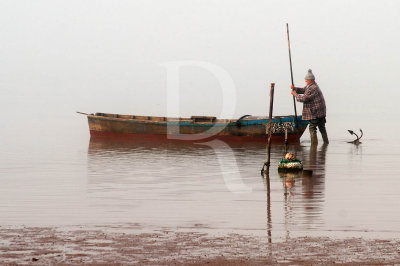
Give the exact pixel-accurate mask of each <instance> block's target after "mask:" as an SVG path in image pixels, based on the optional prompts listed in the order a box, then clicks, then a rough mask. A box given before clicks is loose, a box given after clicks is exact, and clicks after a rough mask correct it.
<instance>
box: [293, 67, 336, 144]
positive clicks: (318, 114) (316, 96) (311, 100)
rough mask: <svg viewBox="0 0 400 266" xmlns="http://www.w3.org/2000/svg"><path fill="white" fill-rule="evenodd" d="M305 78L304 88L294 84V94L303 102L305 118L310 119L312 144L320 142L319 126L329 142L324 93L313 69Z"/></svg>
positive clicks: (325, 139)
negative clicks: (318, 135) (318, 136)
mask: <svg viewBox="0 0 400 266" xmlns="http://www.w3.org/2000/svg"><path fill="white" fill-rule="evenodd" d="M304 79H305V80H306V84H307V86H305V87H304V88H298V87H295V86H294V85H293V84H292V86H291V89H292V95H293V96H295V97H296V99H297V101H298V102H302V103H303V120H309V121H310V125H309V130H310V136H311V145H316V144H318V138H317V127H318V128H319V131H320V132H321V135H322V139H323V140H324V143H326V144H328V143H329V140H328V134H327V132H326V128H325V123H326V119H325V117H326V105H325V99H324V95H323V94H322V91H321V89H320V88H319V87H318V85H317V83H315V77H314V74H313V73H312V71H311V69H309V70H308V73H307V75H306V76H305V78H304Z"/></svg>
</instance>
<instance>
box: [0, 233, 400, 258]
mask: <svg viewBox="0 0 400 266" xmlns="http://www.w3.org/2000/svg"><path fill="white" fill-rule="evenodd" d="M113 229H115V227H114V228H113V227H98V228H96V227H94V228H88V227H83V226H82V227H69V228H67V227H7V226H2V227H0V264H2V265H5V264H6V265H24V264H26V265H27V264H29V265H32V264H33V265H34V264H37V265H44V264H50V265H54V264H59V265H80V264H91V265H121V264H140V265H171V264H173V265H188V264H189V265H203V264H208V265H260V264H307V265H310V264H313V265H315V264H333V263H340V264H346V265H359V264H364V265H371V264H374V265H377V264H395V263H400V240H380V239H363V238H349V239H333V238H328V237H297V238H290V239H286V240H284V239H282V240H281V241H278V242H273V243H269V242H268V237H267V236H265V237H261V236H254V235H246V234H237V233H232V234H229V233H228V234H218V235H213V234H211V233H209V232H202V231H201V230H200V231H173V230H160V231H154V232H143V231H140V230H139V231H137V230H113Z"/></svg>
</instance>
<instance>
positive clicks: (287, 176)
mask: <svg viewBox="0 0 400 266" xmlns="http://www.w3.org/2000/svg"><path fill="white" fill-rule="evenodd" d="M306 149H307V148H306V147H301V148H300V150H297V152H299V151H300V152H302V153H303V158H302V159H303V164H304V169H305V170H312V175H307V174H305V173H302V172H288V173H283V172H279V176H280V178H281V181H282V183H283V195H284V215H285V220H284V224H285V230H286V238H287V239H288V238H290V231H291V227H292V226H298V225H296V224H297V223H298V222H299V221H302V223H303V224H304V226H305V230H308V229H312V228H313V227H316V226H317V224H318V223H321V221H320V219H321V215H322V212H323V204H324V190H325V160H326V152H327V145H325V144H324V145H322V146H321V148H320V149H319V150H318V147H317V146H316V145H312V146H311V147H309V148H308V149H309V150H308V153H307V150H306ZM299 158H300V157H299ZM300 184H301V187H300ZM299 195H300V196H301V197H299ZM299 205H300V206H302V209H303V211H304V213H303V214H302V211H301V210H300V209H299V208H298V207H299ZM298 215H302V219H299V218H300V217H298Z"/></svg>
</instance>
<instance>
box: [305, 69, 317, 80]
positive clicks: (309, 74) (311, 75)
mask: <svg viewBox="0 0 400 266" xmlns="http://www.w3.org/2000/svg"><path fill="white" fill-rule="evenodd" d="M304 79H309V80H315V77H314V74H313V73H312V70H311V69H309V70H308V72H307V75H306V76H305V77H304Z"/></svg>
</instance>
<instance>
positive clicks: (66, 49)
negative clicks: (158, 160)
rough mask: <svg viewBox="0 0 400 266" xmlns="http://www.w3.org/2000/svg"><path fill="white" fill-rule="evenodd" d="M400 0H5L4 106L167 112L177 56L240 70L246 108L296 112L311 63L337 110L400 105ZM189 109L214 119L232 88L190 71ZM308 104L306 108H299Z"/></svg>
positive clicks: (24, 112)
mask: <svg viewBox="0 0 400 266" xmlns="http://www.w3.org/2000/svg"><path fill="white" fill-rule="evenodd" d="M399 10H400V1H395V0H393V1H337V0H335V1H312V0H307V1H299V0H296V1H281V0H280V1H232V0H230V1H206V0H198V1H190V0H182V1H177V0H168V1H161V0H160V1H148V0H146V1H103V0H96V1H83V0H82V1H54V0H51V1H41V0H36V1H15V0H1V1H0V47H1V49H0V93H1V95H0V106H1V107H0V110H1V111H2V114H8V115H7V116H11V117H17V116H28V117H30V116H43V115H45V114H52V115H51V117H52V118H58V117H59V118H62V119H64V118H68V117H72V116H74V112H75V111H78V110H79V111H83V112H113V113H125V114H142V115H165V114H166V68H165V67H164V66H163V65H162V64H163V63H165V62H169V61H180V60H194V61H204V62H209V63H211V64H215V65H217V66H219V67H221V68H223V69H225V70H226V71H227V72H228V73H229V74H230V76H231V77H232V79H233V81H234V83H235V86H236V92H237V104H236V109H235V115H234V117H233V118H237V117H239V116H241V115H244V114H253V115H267V110H268V94H269V84H270V83H271V82H275V83H276V96H275V105H274V107H275V114H282V115H283V114H293V103H292V98H291V95H290V91H289V85H290V72H289V62H288V51H287V39H286V25H285V24H286V23H287V22H288V23H289V25H290V33H291V44H292V58H293V68H294V79H295V84H296V85H297V86H301V85H304V79H303V78H304V75H305V74H306V72H307V69H308V68H312V69H313V72H314V74H315V76H316V79H317V82H318V83H319V85H320V87H321V89H322V91H323V93H324V95H325V99H326V101H327V106H328V117H329V118H330V119H334V118H335V116H339V115H343V114H353V115H359V114H366V115H370V114H383V115H387V114H390V113H394V112H396V111H397V105H398V101H399V100H398V99H399V96H400V90H399V88H398V87H399V86H398V82H399V81H398V79H397V77H398V76H399V74H398V73H399V71H400V60H399V59H400V52H399V51H400V48H399V47H400V37H399V34H400V19H399V17H398V14H399ZM181 77H182V79H181V114H182V116H190V115H215V116H219V114H220V112H221V110H220V108H221V101H222V100H221V97H222V92H221V88H220V87H219V84H218V82H217V80H216V78H215V77H214V76H213V75H212V74H210V73H209V72H207V71H205V70H204V69H200V68H195V67H187V68H185V69H183V71H182V76H181ZM298 108H299V109H300V110H301V104H298Z"/></svg>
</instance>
